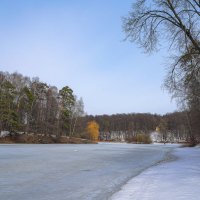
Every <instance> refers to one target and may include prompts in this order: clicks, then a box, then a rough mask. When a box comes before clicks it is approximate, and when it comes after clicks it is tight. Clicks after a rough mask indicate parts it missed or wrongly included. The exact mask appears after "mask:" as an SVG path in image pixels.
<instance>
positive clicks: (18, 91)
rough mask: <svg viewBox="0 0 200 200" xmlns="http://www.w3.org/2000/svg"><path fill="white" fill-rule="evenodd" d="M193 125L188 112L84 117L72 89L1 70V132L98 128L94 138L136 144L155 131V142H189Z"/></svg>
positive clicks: (75, 133) (80, 132)
mask: <svg viewBox="0 0 200 200" xmlns="http://www.w3.org/2000/svg"><path fill="white" fill-rule="evenodd" d="M92 122H93V123H92ZM95 122H96V123H97V124H95ZM88 125H89V127H92V126H94V125H95V128H89V127H87V126H88ZM191 126H192V124H191V121H190V118H189V114H188V111H182V112H174V113H169V114H166V115H163V116H161V115H157V114H150V113H130V114H115V115H97V116H92V115H85V113H84V103H83V100H82V98H80V99H78V98H77V97H76V96H75V95H74V93H73V90H72V89H71V88H70V87H68V86H64V87H63V88H61V89H60V90H59V89H58V88H56V87H55V86H50V85H47V84H46V83H43V82H41V81H40V80H39V78H32V79H31V78H29V77H25V76H23V75H21V74H19V73H12V74H9V73H4V72H0V131H1V132H5V131H8V132H9V133H10V134H22V133H25V134H35V135H41V134H42V135H50V136H56V137H59V136H70V137H80V138H87V139H89V135H88V134H87V133H88V132H91V131H87V130H89V129H90V130H97V129H99V133H100V134H99V136H98V131H96V132H95V131H94V134H93V135H92V133H91V137H93V138H95V140H97V137H99V140H102V141H127V142H137V137H138V136H143V137H144V136H146V135H148V136H150V134H152V133H153V132H157V133H158V136H159V139H158V141H159V142H183V141H188V142H191V141H193V140H194V137H195V136H197V135H198V134H193V132H191ZM197 138H198V137H195V141H198V139H197Z"/></svg>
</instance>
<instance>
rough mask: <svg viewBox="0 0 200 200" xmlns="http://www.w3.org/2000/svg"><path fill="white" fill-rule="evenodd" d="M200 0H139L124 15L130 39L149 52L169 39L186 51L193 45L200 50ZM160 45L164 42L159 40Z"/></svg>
mask: <svg viewBox="0 0 200 200" xmlns="http://www.w3.org/2000/svg"><path fill="white" fill-rule="evenodd" d="M199 27H200V1H197V0H181V1H180V0H150V1H149V0H148V1H147V0H137V1H136V3H134V4H133V7H132V10H131V12H130V13H129V16H127V17H125V18H124V19H123V29H124V31H125V33H126V36H127V39H130V40H131V41H134V42H137V43H138V44H139V45H140V46H141V47H143V48H144V49H145V50H146V51H147V52H152V51H153V50H156V49H157V46H158V43H159V42H160V39H161V42H162V41H163V39H165V40H166V41H167V44H169V45H170V47H172V46H173V47H174V48H176V49H178V50H179V51H180V52H182V51H185V50H186V49H187V47H188V46H189V45H192V46H193V47H194V48H195V50H196V51H195V52H197V53H200V44H199V43H198V41H199V39H200V38H199V37H200V29H199ZM159 45H160V43H159Z"/></svg>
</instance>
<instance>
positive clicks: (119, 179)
mask: <svg viewBox="0 0 200 200" xmlns="http://www.w3.org/2000/svg"><path fill="white" fill-rule="evenodd" d="M173 148H174V146H173V145H172V146H168V145H136V144H106V143H100V144H97V145H95V144H94V145H92V144H88V145H87V144H84V145H70V144H66V145H65V144H49V145H42V144H40V145H39V144H38V145H30V144H11V145H0V197H1V198H0V199H1V200H19V199H22V200H23V199H24V200H25V199H26V200H35V199H37V200H55V199H58V200H77V199H81V200H90V199H95V200H103V199H108V198H109V197H110V196H111V195H112V194H113V193H115V192H116V191H118V190H119V189H120V187H121V186H122V185H124V184H125V183H126V182H127V181H128V180H129V179H131V178H132V177H134V176H135V175H137V174H139V173H140V172H141V171H143V170H145V169H146V168H148V167H150V166H152V165H154V164H155V163H157V162H159V161H161V160H163V159H165V158H166V155H167V153H168V152H170V151H171V150H172V149H173Z"/></svg>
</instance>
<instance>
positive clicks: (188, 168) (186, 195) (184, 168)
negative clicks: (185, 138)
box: [111, 148, 200, 200]
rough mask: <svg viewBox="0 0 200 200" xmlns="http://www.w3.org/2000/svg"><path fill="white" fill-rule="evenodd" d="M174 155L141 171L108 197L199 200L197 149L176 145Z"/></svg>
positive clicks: (199, 150)
mask: <svg viewBox="0 0 200 200" xmlns="http://www.w3.org/2000/svg"><path fill="white" fill-rule="evenodd" d="M173 155H175V156H176V157H177V159H176V160H174V161H171V162H165V163H162V164H160V165H157V166H155V167H152V168H149V169H148V170H146V171H144V172H143V173H141V174H140V175H138V176H137V177H135V178H133V179H132V180H130V181H129V182H128V183H127V184H126V185H124V186H123V187H122V188H121V190H120V191H119V192H117V193H115V194H114V195H113V196H112V197H111V200H161V199H162V200H169V199H173V200H197V199H200V148H177V149H176V150H175V151H174V153H173Z"/></svg>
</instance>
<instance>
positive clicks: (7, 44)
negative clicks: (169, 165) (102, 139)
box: [0, 0, 176, 115]
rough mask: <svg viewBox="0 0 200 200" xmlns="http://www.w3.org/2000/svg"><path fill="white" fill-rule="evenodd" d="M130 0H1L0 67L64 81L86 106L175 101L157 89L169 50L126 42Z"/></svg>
mask: <svg viewBox="0 0 200 200" xmlns="http://www.w3.org/2000/svg"><path fill="white" fill-rule="evenodd" d="M133 2H134V0H125V1H116V0H1V1H0V71H8V72H15V71H17V72H19V73H21V74H23V75H27V76H30V77H34V76H38V77H39V78H40V80H41V81H43V82H46V83H48V84H50V85H55V86H57V87H58V88H59V89H60V88H62V87H63V86H66V85H68V86H70V87H71V88H72V89H73V90H74V93H75V94H76V95H77V96H78V97H82V98H83V101H84V104H85V111H86V112H87V113H88V114H94V115H95V114H115V113H132V112H151V113H159V114H164V113H167V112H173V111H174V110H175V109H176V106H175V103H171V98H170V95H169V94H168V93H167V92H166V91H165V92H164V91H163V90H162V88H161V85H162V83H163V79H164V76H165V67H164V63H165V62H166V57H167V52H166V51H164V49H162V51H160V52H157V53H155V54H153V55H146V54H144V53H143V50H142V49H140V48H139V47H138V46H137V45H136V44H133V43H130V42H128V41H126V42H124V41H123V39H124V38H125V35H124V33H123V31H122V28H121V26H122V21H121V18H122V16H125V15H127V14H128V12H129V11H130V8H131V4H132V3H133Z"/></svg>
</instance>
